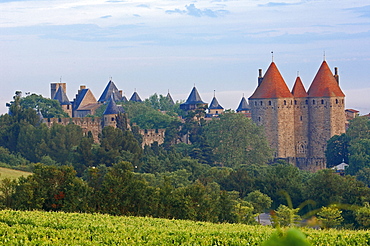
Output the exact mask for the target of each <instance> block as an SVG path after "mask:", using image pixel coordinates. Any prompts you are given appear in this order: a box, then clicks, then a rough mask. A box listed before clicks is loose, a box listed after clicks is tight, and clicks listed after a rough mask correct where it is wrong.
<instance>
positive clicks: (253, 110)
mask: <svg viewBox="0 0 370 246" xmlns="http://www.w3.org/2000/svg"><path fill="white" fill-rule="evenodd" d="M257 82H258V83H257V87H256V89H255V91H254V92H253V94H252V95H250V97H249V98H248V102H247V100H246V99H245V97H244V96H243V97H242V99H241V101H240V104H239V107H238V108H237V109H236V110H235V111H236V112H237V113H240V114H244V115H245V116H246V117H249V118H251V119H252V120H253V121H254V122H255V123H256V124H257V125H260V126H263V127H264V130H265V134H266V136H267V139H268V141H269V144H270V147H271V148H272V149H273V150H274V157H275V159H283V160H285V161H287V162H288V163H291V164H292V165H295V166H297V167H299V168H300V169H303V170H309V171H317V170H320V169H323V168H326V161H325V149H326V144H327V141H328V140H329V139H330V138H331V137H332V136H334V135H340V134H342V133H345V130H346V122H347V121H348V119H350V118H354V117H355V116H356V114H357V113H358V111H356V110H353V109H347V110H346V109H345V100H344V98H345V95H344V93H343V92H342V90H341V88H340V83H339V75H338V69H337V68H334V74H333V72H332V71H331V69H330V68H329V66H328V64H327V62H326V61H325V60H324V61H323V62H322V64H321V66H320V68H319V70H318V72H317V74H316V76H315V77H314V79H313V81H312V83H311V85H310V87H309V88H308V90H306V89H305V88H304V86H303V84H302V81H301V78H300V77H299V76H298V77H297V78H296V81H295V83H294V86H293V88H292V89H291V90H289V88H288V87H287V85H286V83H285V81H284V78H283V77H282V75H281V74H280V72H279V70H278V68H277V65H276V64H275V62H271V64H270V66H269V67H268V69H267V70H266V72H265V73H264V74H263V72H262V69H259V76H258V79H257ZM51 98H52V99H55V100H58V101H59V103H60V104H61V106H62V108H63V110H64V111H65V112H66V113H68V115H69V116H70V117H71V118H58V119H57V118H48V119H44V122H45V123H46V124H47V125H48V126H51V125H52V124H64V125H66V124H69V123H71V122H73V123H74V124H76V125H79V126H81V128H82V129H83V131H84V132H85V133H87V132H91V133H92V135H93V137H94V139H95V140H96V141H98V134H99V132H100V131H101V130H102V128H103V127H104V126H113V127H115V126H116V122H115V120H116V116H117V115H118V114H119V113H124V109H123V108H122V107H121V106H119V105H117V104H116V102H125V101H128V99H127V98H126V97H125V96H124V95H122V90H119V89H118V88H117V87H116V85H115V84H114V82H113V81H112V80H110V81H109V83H108V85H107V86H106V88H105V90H104V91H103V93H102V94H101V96H100V97H99V99H98V100H96V98H95V96H94V95H93V93H92V91H91V90H90V89H88V88H87V87H86V86H80V89H79V90H78V92H77V94H76V96H75V98H74V99H73V101H70V100H69V99H68V97H67V95H66V83H51ZM167 98H168V100H170V102H171V103H174V101H173V99H172V97H171V95H170V93H168V94H167ZM129 101H134V102H142V100H141V98H140V96H139V95H138V93H137V92H136V91H135V92H134V93H133V95H132V96H131V98H130V99H129ZM102 104H107V107H106V110H105V111H104V114H103V115H104V117H102V118H101V119H99V120H97V119H96V118H91V117H86V116H87V115H94V114H95V111H96V110H97V109H98V108H99V107H100V106H101V105H102ZM199 106H202V107H204V106H205V107H206V108H207V113H206V115H205V119H206V120H209V119H212V118H217V117H218V116H219V115H220V114H222V113H223V111H224V108H223V107H222V106H221V105H220V104H219V102H218V101H217V99H216V97H215V96H214V97H213V100H212V102H211V103H210V104H209V106H208V104H207V103H206V102H203V101H202V99H201V96H200V94H199V93H198V91H197V89H196V87H195V86H194V87H193V89H192V91H191V93H190V95H189V97H188V98H187V100H186V101H185V102H184V103H182V104H181V105H180V108H181V109H182V110H184V111H190V110H195V109H197V108H198V107H199ZM140 134H141V135H142V136H143V146H144V145H150V144H152V143H153V142H155V141H156V142H158V143H159V144H161V143H163V140H164V136H165V130H164V129H141V130H140Z"/></svg>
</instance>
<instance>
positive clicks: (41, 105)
mask: <svg viewBox="0 0 370 246" xmlns="http://www.w3.org/2000/svg"><path fill="white" fill-rule="evenodd" d="M20 105H21V106H22V107H23V108H25V109H27V108H31V109H36V110H37V111H40V112H41V113H42V115H43V117H44V118H63V117H69V116H68V114H67V113H66V112H64V111H63V109H62V106H60V103H59V102H58V101H57V100H52V99H48V98H44V97H43V96H41V95H36V94H31V95H29V96H26V97H22V98H21V100H20Z"/></svg>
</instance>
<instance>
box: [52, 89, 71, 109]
mask: <svg viewBox="0 0 370 246" xmlns="http://www.w3.org/2000/svg"><path fill="white" fill-rule="evenodd" d="M53 99H54V100H58V101H59V103H60V105H70V104H71V102H70V101H69V99H68V97H67V95H66V93H65V92H64V90H63V88H62V86H59V88H58V90H57V92H56V93H55V95H54V98H53Z"/></svg>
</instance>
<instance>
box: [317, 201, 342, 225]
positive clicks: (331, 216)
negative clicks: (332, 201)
mask: <svg viewBox="0 0 370 246" xmlns="http://www.w3.org/2000/svg"><path fill="white" fill-rule="evenodd" d="M341 214H342V211H341V210H339V209H338V207H336V206H329V207H322V208H321V209H320V212H318V213H317V218H318V219H319V221H320V222H321V224H322V227H323V228H325V229H328V228H334V227H337V226H339V225H340V224H341V223H342V222H343V217H342V215H341Z"/></svg>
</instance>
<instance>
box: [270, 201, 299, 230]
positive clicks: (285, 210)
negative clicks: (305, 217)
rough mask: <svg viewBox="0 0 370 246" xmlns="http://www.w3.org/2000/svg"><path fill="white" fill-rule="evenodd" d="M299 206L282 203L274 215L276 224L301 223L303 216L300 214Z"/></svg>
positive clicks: (292, 224)
mask: <svg viewBox="0 0 370 246" xmlns="http://www.w3.org/2000/svg"><path fill="white" fill-rule="evenodd" d="M298 212H299V208H289V207H288V206H285V205H283V204H281V205H280V206H279V207H278V208H277V210H276V211H275V215H274V216H273V224H274V225H275V226H277V225H279V226H283V227H284V226H296V225H298V224H299V223H300V221H301V217H300V216H299V215H298Z"/></svg>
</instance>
